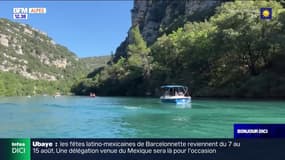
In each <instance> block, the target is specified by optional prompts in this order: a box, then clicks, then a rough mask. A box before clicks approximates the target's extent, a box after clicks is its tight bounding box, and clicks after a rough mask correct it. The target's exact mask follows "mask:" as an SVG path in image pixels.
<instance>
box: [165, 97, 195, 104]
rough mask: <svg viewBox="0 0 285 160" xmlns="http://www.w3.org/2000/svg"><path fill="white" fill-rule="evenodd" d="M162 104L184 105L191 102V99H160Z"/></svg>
mask: <svg viewBox="0 0 285 160" xmlns="http://www.w3.org/2000/svg"><path fill="white" fill-rule="evenodd" d="M160 100H161V102H163V103H175V104H185V103H190V102H191V97H184V98H160Z"/></svg>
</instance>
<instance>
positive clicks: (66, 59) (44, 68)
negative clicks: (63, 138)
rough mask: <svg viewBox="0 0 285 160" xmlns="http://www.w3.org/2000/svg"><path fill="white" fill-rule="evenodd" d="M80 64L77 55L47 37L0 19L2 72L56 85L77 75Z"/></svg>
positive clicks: (39, 32)
mask: <svg viewBox="0 0 285 160" xmlns="http://www.w3.org/2000/svg"><path fill="white" fill-rule="evenodd" d="M79 63H80V62H79V61H78V57H76V55H74V54H73V53H72V52H70V51H69V50H68V49H67V48H65V47H63V46H61V45H59V44H56V42H55V41H54V40H53V39H51V38H50V37H48V34H47V33H45V32H43V31H40V30H38V29H35V28H32V27H30V26H28V25H26V24H21V23H15V22H11V21H9V20H7V19H2V18H0V72H11V73H15V74H19V75H21V76H23V77H25V78H27V79H32V80H47V81H56V80H60V79H64V78H65V76H66V75H68V76H70V75H73V72H74V70H76V69H77V67H76V66H80V65H79ZM65 74H66V75H65Z"/></svg>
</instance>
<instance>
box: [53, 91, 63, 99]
mask: <svg viewBox="0 0 285 160" xmlns="http://www.w3.org/2000/svg"><path fill="white" fill-rule="evenodd" d="M60 96H61V94H60V93H58V92H57V93H56V94H55V95H54V96H53V98H56V97H60Z"/></svg>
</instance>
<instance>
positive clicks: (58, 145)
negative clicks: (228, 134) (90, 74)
mask: <svg viewBox="0 0 285 160" xmlns="http://www.w3.org/2000/svg"><path fill="white" fill-rule="evenodd" d="M284 148H285V139H38V138H35V139H0V159H1V160H51V159H52V160H87V159H88V160H92V159H95V160H173V159H175V160H180V159H181V160H186V159H187V160H229V159H230V160H241V159H242V160H253V159H259V160H265V159H266V160H268V159H274V160H284V159H285V152H284Z"/></svg>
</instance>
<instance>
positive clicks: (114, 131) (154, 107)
mask: <svg viewBox="0 0 285 160" xmlns="http://www.w3.org/2000/svg"><path fill="white" fill-rule="evenodd" d="M234 123H285V102H284V101H240V100H236V101H234V100H208V99H207V100H206V99H201V100H195V99H193V100H192V103H191V104H190V105H172V104H163V103H161V102H160V101H159V99H155V98H121V97H96V98H90V97H76V96H61V97H57V98H53V97H51V96H35V97H31V98H28V97H0V137H1V138H159V137H160V138H231V137H233V124H234Z"/></svg>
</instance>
